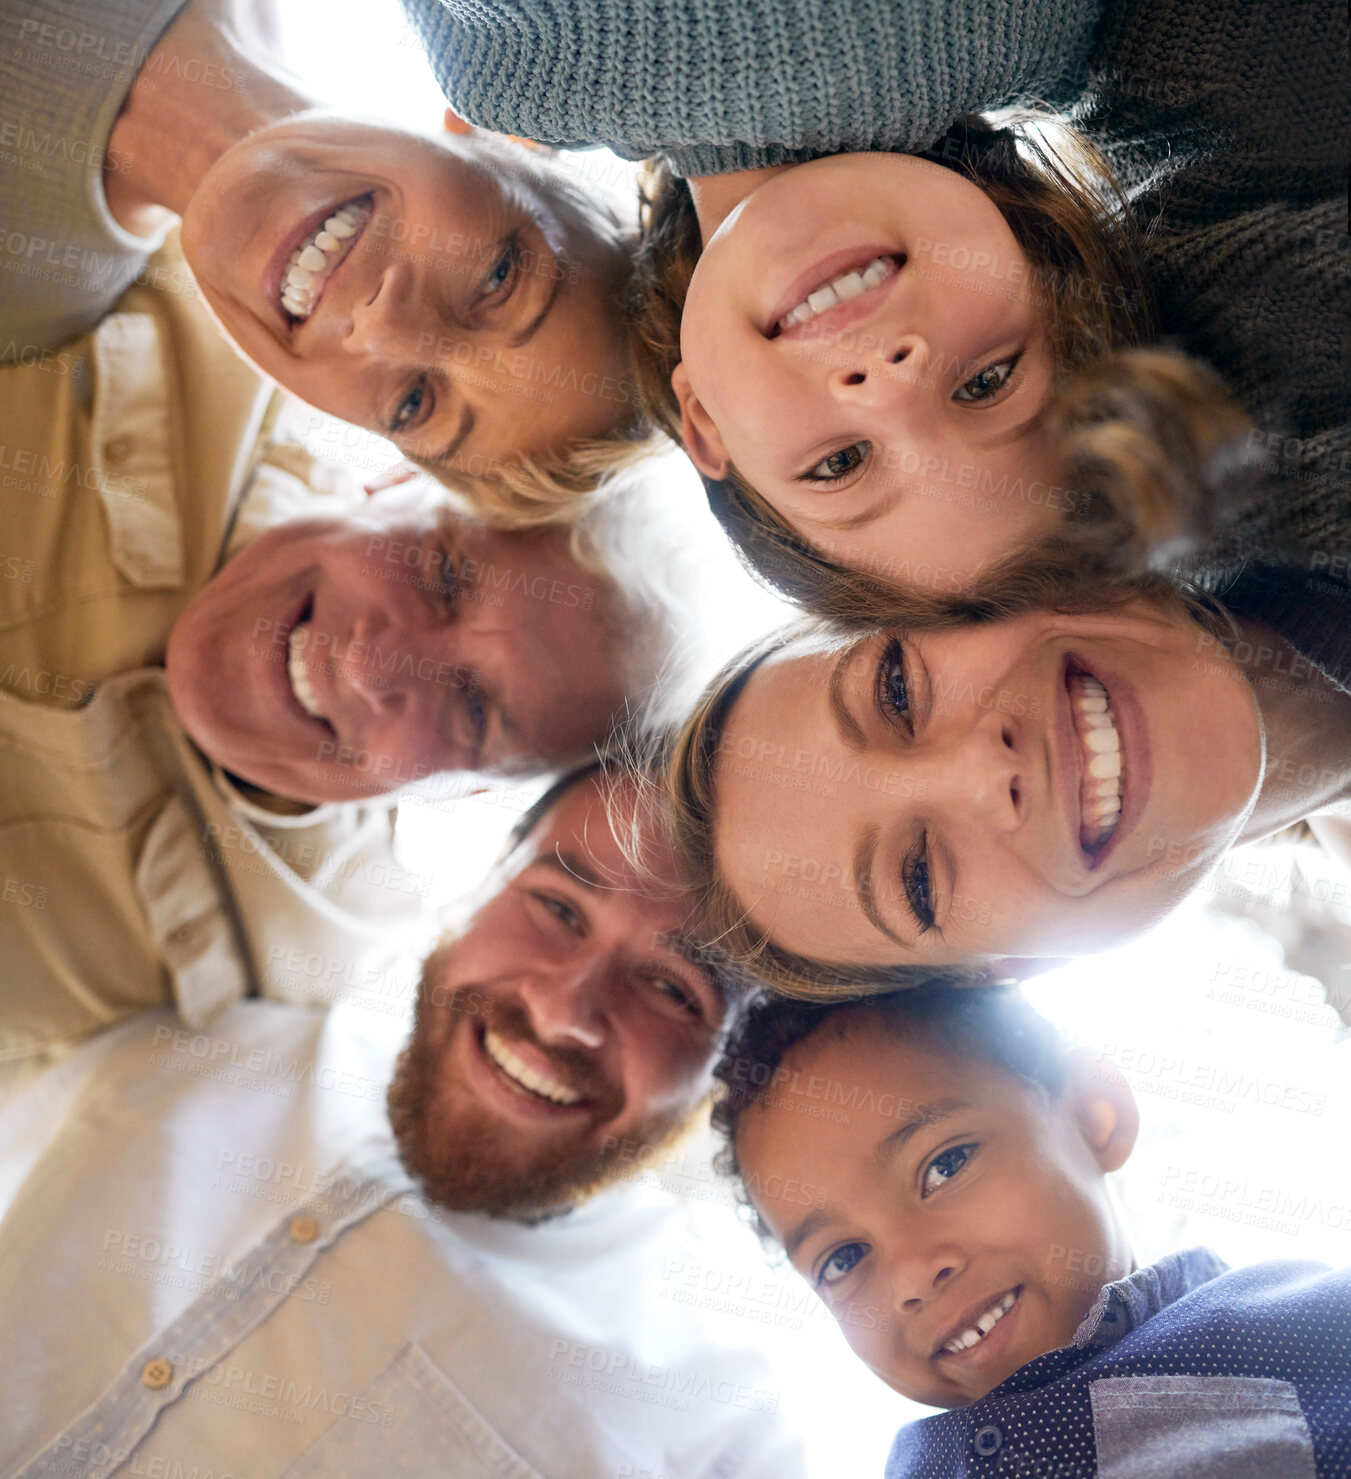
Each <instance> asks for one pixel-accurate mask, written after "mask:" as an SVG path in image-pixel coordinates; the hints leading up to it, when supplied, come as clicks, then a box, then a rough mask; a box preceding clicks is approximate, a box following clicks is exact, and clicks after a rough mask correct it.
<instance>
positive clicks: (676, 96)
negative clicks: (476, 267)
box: [403, 0, 1099, 175]
mask: <svg viewBox="0 0 1351 1479" xmlns="http://www.w3.org/2000/svg"><path fill="white" fill-rule="evenodd" d="M403 4H404V9H405V10H406V11H407V12H408V16H409V19H410V20H411V22H412V24H413V27H414V29H415V30H416V32H417V33H418V35H419V36H420V38H421V40H422V43H423V45H424V46H425V48H426V50H427V54H428V56H429V57H430V58H431V61H432V66H433V67H434V69H435V71H436V75H437V77H438V79H439V80H440V82H441V86H442V88H443V89H444V90H445V94H446V97H447V98H448V99H449V101H450V104H451V106H452V107H453V108H455V110H456V111H457V112H458V113H460V114H461V115H462V116H463V117H465V118H467V119H469V121H470V122H471V123H477V124H481V125H483V126H484V127H485V128H493V129H499V130H501V131H504V132H506V133H514V134H522V135H524V136H525V137H527V138H531V139H536V140H538V141H539V142H540V143H545V144H558V145H565V146H566V145H578V144H604V145H606V146H607V147H608V148H610V149H613V150H614V151H615V153H616V154H620V155H623V156H624V157H625V158H626V159H642V158H644V157H645V156H647V155H649V154H656V153H659V152H660V153H663V154H665V155H666V156H667V157H668V158H669V159H670V161H671V163H672V165H673V166H674V168H675V169H676V170H677V171H679V172H680V173H681V174H685V175H707V174H721V173H724V172H726V171H729V170H738V169H751V168H754V167H755V166H757V165H766V164H783V163H787V162H790V161H793V160H799V159H810V158H813V157H814V156H816V155H818V154H837V153H840V152H841V151H862V150H869V149H894V150H914V149H920V148H923V147H924V146H925V145H926V144H929V143H931V142H932V141H933V140H934V139H936V138H938V137H940V136H941V135H942V134H943V133H945V132H946V131H947V128H948V126H949V125H950V124H951V123H952V121H953V119H955V118H957V117H958V116H959V115H960V114H962V113H968V112H971V111H972V110H973V109H977V108H982V107H986V106H989V105H993V104H995V103H998V102H1003V101H1006V100H1008V101H1012V100H1013V99H1015V98H1030V97H1041V98H1046V99H1048V100H1051V101H1053V102H1057V103H1062V102H1068V101H1072V100H1073V99H1074V98H1075V97H1077V96H1078V94H1079V92H1080V90H1081V88H1082V86H1083V82H1084V79H1085V76H1086V68H1087V64H1088V59H1089V54H1090V51H1091V47H1092V37H1093V28H1094V25H1095V24H1096V22H1097V19H1098V11H1099V0H403Z"/></svg>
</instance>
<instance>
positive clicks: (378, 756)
mask: <svg viewBox="0 0 1351 1479" xmlns="http://www.w3.org/2000/svg"><path fill="white" fill-rule="evenodd" d="M615 602H616V595H615V591H614V588H613V587H612V586H611V584H610V583H609V582H608V581H607V580H605V579H603V578H601V577H599V576H597V575H595V574H594V573H592V572H591V571H588V570H585V569H583V568H582V567H581V566H580V565H578V564H577V562H576V560H575V559H574V558H573V557H572V555H571V553H570V552H569V549H568V543H567V537H566V536H565V535H564V534H561V533H559V532H557V531H552V530H542V531H531V532H529V533H517V534H504V533H500V532H498V531H495V530H490V529H485V528H483V527H482V526H479V525H476V524H472V523H470V522H468V521H467V520H465V519H463V518H461V517H460V516H458V515H457V514H456V513H455V512H454V511H453V509H452V508H451V507H450V504H449V500H448V499H447V497H446V495H445V494H444V492H443V491H442V490H441V489H439V488H438V487H436V486H435V485H434V484H432V483H431V482H430V481H429V480H426V479H419V480H417V481H416V482H414V483H411V484H408V485H405V486H403V487H399V488H391V489H388V490H386V491H385V492H381V493H377V494H374V495H373V496H372V497H370V498H369V499H368V500H367V502H366V503H365V505H364V506H363V507H362V508H361V509H360V510H358V511H356V512H344V513H342V514H340V515H336V516H330V517H327V518H313V519H311V518H306V519H296V520H292V521H290V522H289V523H286V524H281V525H278V526H277V527H276V528H275V529H270V530H268V532H267V533H265V534H263V535H262V536H261V537H260V538H258V539H257V540H256V541H255V542H254V543H253V544H251V545H249V546H247V547H246V548H245V549H244V550H243V551H242V552H241V553H240V554H239V555H237V556H236V557H235V558H234V559H233V560H231V561H230V563H229V564H228V565H226V566H225V568H224V569H223V570H222V571H221V572H220V573H219V574H218V575H217V576H216V577H215V578H214V579H213V580H211V581H210V582H208V584H207V585H206V586H204V587H203V589H202V590H201V591H200V592H199V593H198V595H197V596H196V597H195V599H194V600H193V602H192V603H191V605H190V606H189V607H188V608H187V610H186V611H185V612H184V614H183V615H182V617H180V619H179V621H178V623H177V625H176V626H175V628H174V631H173V633H172V635H171V637H170V640H169V649H168V655H167V659H166V666H167V669H168V676H169V691H170V694H171V696H172V699H173V703H174V707H175V709H176V710H177V712H178V714H179V716H180V718H181V719H182V720H183V723H184V724H185V725H186V727H187V729H188V732H189V733H190V734H191V735H192V737H193V739H194V740H195V741H196V742H197V744H198V745H200V746H201V748H202V749H203V750H204V751H206V753H207V754H208V755H209V756H211V758H212V759H213V760H216V761H217V762H218V763H219V764H221V765H222V766H224V767H225V768H226V769H227V770H229V771H231V772H232V773H234V774H236V775H238V776H240V777H242V778H243V779H244V780H246V781H248V782H250V783H251V784H253V785H256V786H261V787H264V788H265V789H267V790H270V791H274V792H276V793H277V794H279V795H282V796H289V797H294V798H296V799H298V800H301V801H309V802H319V801H330V800H352V799H354V798H357V797H361V796H371V795H376V794H379V793H381V792H385V791H390V790H393V789H394V788H396V787H398V786H400V785H402V784H404V783H406V782H408V781H411V780H417V779H419V778H421V777H423V776H427V775H433V774H436V773H437V772H439V771H462V772H463V771H470V772H485V773H488V774H496V775H509V774H520V773H526V772H529V771H532V770H541V769H544V768H547V767H549V766H551V765H558V764H563V763H567V762H569V761H572V760H575V759H579V758H582V757H584V756H585V755H586V754H588V753H589V752H590V751H591V748H592V746H593V745H594V744H595V743H596V742H597V741H598V740H600V739H602V738H603V737H604V735H605V734H606V732H607V730H608V728H609V726H610V723H611V721H612V719H613V718H614V717H615V715H616V714H617V713H618V712H619V711H620V709H621V708H622V706H623V703H624V699H625V681H624V679H625V668H626V666H627V664H626V662H625V656H626V653H625V648H624V642H623V639H622V637H620V636H619V635H618V633H619V632H620V630H621V626H622V623H621V622H620V621H619V620H618V619H617V615H616V610H615Z"/></svg>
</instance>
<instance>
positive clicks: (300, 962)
mask: <svg viewBox="0 0 1351 1479" xmlns="http://www.w3.org/2000/svg"><path fill="white" fill-rule="evenodd" d="M284 420H285V417H284V414H282V406H281V401H280V397H278V396H277V395H275V394H274V393H273V392H272V391H271V390H270V389H269V388H268V386H267V385H266V384H265V383H264V382H263V381H262V380H261V379H260V377H259V376H258V375H257V374H256V373H255V372H254V371H253V370H252V369H250V368H249V367H248V366H247V365H245V364H244V363H243V361H242V360H240V359H239V358H238V356H237V355H236V354H235V352H234V351H233V350H232V349H231V348H230V347H229V345H228V344H226V342H225V341H224V339H222V338H221V336H220V334H219V331H218V330H217V329H216V328H215V326H214V324H213V323H212V322H211V320H210V319H209V317H208V316H207V313H206V311H205V309H204V307H203V306H202V304H201V302H200V299H199V297H198V295H197V292H196V289H195V287H194V285H193V283H192V280H191V277H190V275H189V273H188V271H187V269H186V267H185V266H184V265H183V262H182V259H181V257H180V256H179V255H178V253H177V248H176V244H175V243H174V242H173V241H172V240H171V241H170V243H169V244H167V245H166V247H165V248H164V250H162V251H161V252H160V253H159V254H158V255H157V256H156V257H155V258H154V259H153V260H152V262H151V264H150V266H149V268H148V269H147V271H146V273H145V274H143V280H142V281H141V282H140V283H138V284H137V285H135V286H133V287H132V288H131V289H130V290H129V291H128V292H127V293H126V294H124V296H123V297H122V298H121V299H120V301H119V303H118V306H117V311H116V312H114V313H112V314H111V315H109V316H108V317H107V318H105V319H104V320H103V322H102V323H100V324H99V326H98V327H97V328H96V329H95V330H94V331H93V332H92V333H90V334H88V335H86V336H84V337H83V338H81V339H77V340H74V341H72V342H71V343H69V344H67V345H65V346H63V347H62V348H60V349H59V350H54V351H51V352H50V353H49V354H48V355H46V356H43V357H41V358H39V359H37V360H35V361H33V362H30V363H28V364H24V365H15V366H7V367H4V368H0V1061H4V1060H5V1059H13V1058H19V1057H24V1056H26V1055H29V1054H32V1053H35V1052H39V1051H41V1050H42V1049H43V1047H44V1046H46V1045H48V1044H50V1043H53V1042H55V1041H58V1040H61V1039H68V1038H71V1037H73V1036H77V1035H79V1034H82V1033H85V1032H88V1031H90V1030H92V1029H94V1028H97V1027H101V1026H104V1025H106V1024H108V1023H110V1022H113V1021H116V1020H117V1019H118V1018H120V1017H123V1016H125V1015H126V1014H127V1013H129V1012H132V1011H135V1010H137V1009H139V1008H143V1007H148V1006H155V1005H162V1004H164V1003H166V1002H169V1001H173V1002H174V1003H175V1004H176V1005H177V1007H178V1010H179V1012H180V1013H181V1015H182V1016H183V1017H184V1018H185V1020H186V1021H187V1022H188V1023H189V1024H190V1025H192V1026H195V1027H201V1026H203V1025H205V1024H207V1023H208V1022H210V1021H211V1020H212V1019H213V1018H214V1017H215V1016H216V1015H217V1014H218V1013H219V1012H221V1011H222V1010H223V1009H224V1008H225V1007H227V1006H228V1005H229V1004H230V1003H231V1002H233V1001H235V1000H236V999H238V998H239V997H241V996H244V995H247V994H261V995H264V996H271V997H278V998H281V999H284V1000H290V1001H306V1002H314V1003H320V1004H328V1003H329V1002H331V1001H333V1000H335V999H337V998H339V997H344V996H352V995H356V996H358V997H363V998H365V999H367V1000H368V1001H369V1002H370V1004H371V1005H372V1006H373V1007H374V1008H375V1009H377V1010H380V1011H384V1012H394V1011H396V1010H401V1009H402V1002H403V999H404V997H405V994H406V989H407V982H406V979H405V974H404V967H403V966H401V964H400V960H399V957H400V954H401V951H402V950H404V949H405V948H406V947H407V945H408V929H409V928H410V927H413V924H414V921H415V920H417V919H418V918H419V917H420V915H421V908H420V906H421V903H422V900H423V899H424V898H425V897H426V895H427V893H428V892H429V880H427V879H426V878H424V877H419V876H417V875H414V874H411V873H409V872H408V871H407V870H405V869H403V868H401V867H400V866H399V864H398V862H397V860H396V858H395V856H394V854H393V851H392V833H393V814H392V811H391V810H390V809H389V807H388V806H385V805H382V804H378V803H377V804H366V805H351V804H335V805H329V806H324V807H320V808H316V809H313V810H310V811H308V812H305V813H304V814H302V815H300V816H288V815H281V814H273V813H272V812H271V811H270V810H268V809H267V808H266V807H265V806H260V805H258V804H256V803H255V802H253V801H250V800H246V799H245V798H244V797H243V796H241V795H240V793H239V792H238V791H237V790H236V789H235V788H234V787H233V786H232V785H231V783H230V781H229V779H228V778H227V777H225V776H224V775H222V774H220V773H219V772H218V771H216V770H215V769H214V768H213V767H212V766H211V765H210V763H209V762H208V761H207V760H206V759H205V758H204V757H203V756H202V755H201V753H200V752H199V751H197V750H196V749H195V748H194V746H193V745H192V743H191V742H190V741H189V740H188V738H187V736H186V735H185V734H184V732H183V729H182V727H181V726H180V724H179V723H178V721H177V719H176V718H175V716H174V714H173V711H172V709H171V708H170V706H169V702H168V696H167V693H166V690H165V682H164V673H163V669H162V667H161V666H160V664H161V663H162V660H163V654H164V648H165V643H166V641H167V638H168V634H169V631H170V628H171V627H172V625H173V623H174V620H175V619H176V617H177V616H178V614H179V613H180V612H181V611H182V609H183V607H184V606H185V605H186V604H187V602H188V600H189V599H190V597H191V596H192V594H193V593H194V592H195V591H196V590H197V589H199V588H200V586H201V585H202V584H203V583H204V582H205V581H206V580H207V579H209V578H210V576H211V574H212V573H213V571H215V570H216V569H217V567H218V566H219V564H220V563H221V560H222V558H223V554H224V552H225V551H226V550H227V548H228V547H229V541H230V539H231V534H232V529H233V527H234V525H235V524H236V523H239V524H244V523H247V525H248V527H249V529H250V530H256V529H257V528H259V527H261V526H264V525H266V524H267V523H268V522H270V521H271V522H275V520H276V518H279V517H285V516H287V515H289V514H291V513H294V512H297V511H299V509H300V507H302V506H305V505H308V506H309V507H310V508H313V507H314V506H315V505H316V503H318V504H320V505H322V504H324V503H333V502H336V501H337V500H339V499H341V498H343V497H345V496H352V494H353V492H354V490H352V489H351V488H350V487H348V485H347V483H346V481H345V480H344V479H343V478H342V477H341V476H339V475H338V474H337V473H336V472H335V471H334V470H333V469H331V468H325V467H323V466H322V465H320V464H317V463H314V462H313V460H312V459H310V458H308V456H307V455H306V454H305V453H304V452H303V451H302V450H301V449H300V448H299V447H297V446H295V445H293V444H287V442H286V441H285V439H284V436H283V434H282V432H281V431H280V430H279V427H280V425H281V423H282V422H284ZM241 510H243V512H241Z"/></svg>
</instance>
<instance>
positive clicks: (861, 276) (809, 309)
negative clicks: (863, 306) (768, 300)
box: [779, 257, 896, 331]
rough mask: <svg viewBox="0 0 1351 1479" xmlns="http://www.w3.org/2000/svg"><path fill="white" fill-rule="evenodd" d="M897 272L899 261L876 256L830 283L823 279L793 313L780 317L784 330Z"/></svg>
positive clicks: (853, 296)
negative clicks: (895, 261)
mask: <svg viewBox="0 0 1351 1479" xmlns="http://www.w3.org/2000/svg"><path fill="white" fill-rule="evenodd" d="M895 271H896V267H895V264H894V263H893V262H892V261H891V259H890V258H888V257H874V258H873V259H872V261H871V262H869V263H868V265H867V266H866V267H862V268H858V267H855V268H852V269H851V270H850V271H848V272H842V273H841V274H840V275H839V277H832V278H831V279H830V281H829V282H823V283H822V284H821V286H820V287H819V288H816V289H815V290H814V291H812V292H810V293H808V294H807V296H806V298H804V299H803V301H802V302H801V303H799V304H798V305H797V307H796V308H794V309H793V310H792V311H791V312H789V313H785V314H784V316H783V317H782V318H781V319H780V320H779V329H780V331H782V330H783V329H792V328H796V327H797V325H798V324H805V323H807V322H809V321H810V320H811V319H814V318H815V317H816V316H817V315H818V314H822V313H826V312H828V311H829V310H830V309H832V308H838V307H839V305H840V304H841V303H847V302H848V301H849V300H850V298H857V297H858V296H859V295H860V294H862V293H866V292H867V291H868V290H869V289H870V288H875V287H878V286H880V285H881V284H882V283H884V282H885V281H886V280H887V278H889V277H890V276H891V275H892V273H893V272H895Z"/></svg>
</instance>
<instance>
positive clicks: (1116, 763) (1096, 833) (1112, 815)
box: [1069, 673, 1122, 852]
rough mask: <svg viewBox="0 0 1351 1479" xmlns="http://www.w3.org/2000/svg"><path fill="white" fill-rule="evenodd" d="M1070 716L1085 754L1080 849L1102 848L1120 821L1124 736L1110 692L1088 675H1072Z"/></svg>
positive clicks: (1070, 679) (1080, 802) (1081, 792)
mask: <svg viewBox="0 0 1351 1479" xmlns="http://www.w3.org/2000/svg"><path fill="white" fill-rule="evenodd" d="M1069 694H1070V713H1071V714H1072V715H1073V718H1074V729H1075V733H1076V734H1077V735H1078V736H1079V743H1080V744H1081V745H1082V746H1083V751H1084V773H1083V781H1082V783H1081V789H1080V795H1079V806H1080V822H1079V846H1080V847H1082V848H1084V849H1085V851H1088V852H1092V851H1094V850H1095V849H1097V848H1099V847H1102V846H1103V845H1104V844H1105V843H1106V842H1107V841H1108V840H1109V839H1110V838H1111V836H1112V833H1113V832H1115V831H1116V827H1117V823H1118V822H1119V821H1120V820H1121V782H1122V774H1121V770H1122V755H1121V735H1120V734H1119V733H1118V731H1117V727H1116V720H1115V719H1114V718H1113V717H1112V705H1111V701H1110V700H1109V699H1108V697H1107V690H1106V689H1105V688H1104V687H1103V686H1102V684H1101V683H1099V682H1098V680H1097V679H1096V678H1090V677H1089V675H1088V674H1087V673H1071V674H1070V678H1069Z"/></svg>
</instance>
